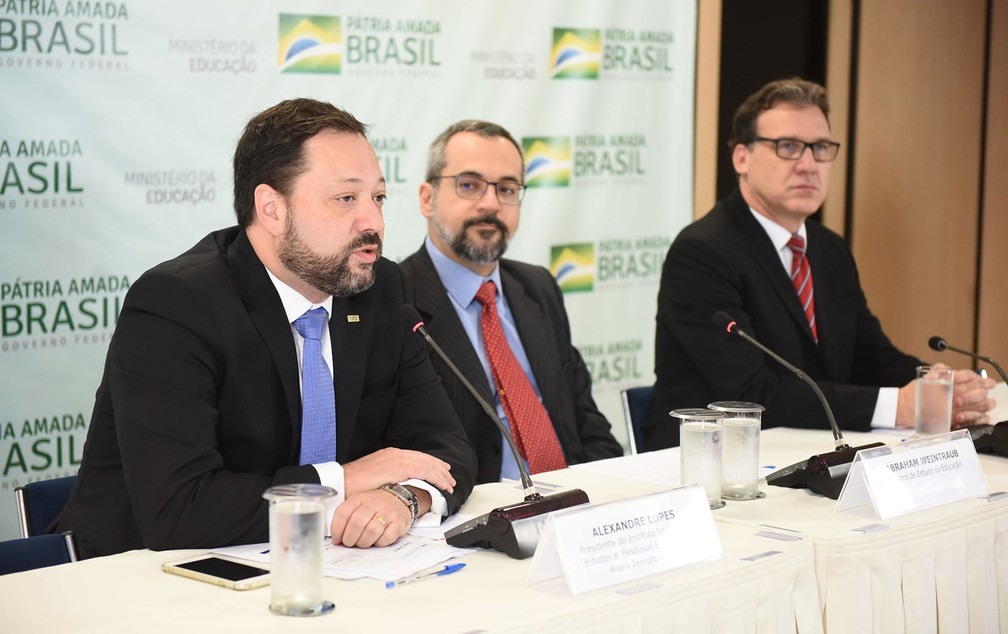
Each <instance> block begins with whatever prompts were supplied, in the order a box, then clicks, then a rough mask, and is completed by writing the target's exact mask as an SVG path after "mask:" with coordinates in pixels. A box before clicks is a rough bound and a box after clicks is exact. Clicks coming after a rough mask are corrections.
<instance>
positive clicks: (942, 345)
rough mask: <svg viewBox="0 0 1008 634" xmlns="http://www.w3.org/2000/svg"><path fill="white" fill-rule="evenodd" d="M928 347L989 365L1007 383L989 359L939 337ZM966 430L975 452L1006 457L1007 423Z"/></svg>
mask: <svg viewBox="0 0 1008 634" xmlns="http://www.w3.org/2000/svg"><path fill="white" fill-rule="evenodd" d="M928 346H930V347H931V349H932V350H935V351H937V352H942V351H944V350H951V351H952V352H958V353H959V354H965V355H966V356H968V357H973V358H974V359H978V360H980V361H983V362H984V363H989V364H990V365H992V366H994V369H995V370H997V371H998V374H1000V375H1001V380H1002V381H1004V382H1005V383H1008V376H1005V371H1004V370H1002V369H1001V366H1000V365H998V364H997V362H996V361H994V359H991V358H990V357H984V356H981V355H979V354H976V353H974V352H970V351H969V350H963V349H962V348H955V347H953V346H950V345H949V344H948V342H947V341H945V340H944V339H943V338H941V337H931V338H930V339H928ZM967 429H969V432H970V436H971V437H972V438H973V446H974V447H975V448H976V450H977V451H981V452H985V453H992V454H995V455H998V456H1005V457H1008V421H1002V422H1000V423H996V424H994V425H973V426H971V427H967Z"/></svg>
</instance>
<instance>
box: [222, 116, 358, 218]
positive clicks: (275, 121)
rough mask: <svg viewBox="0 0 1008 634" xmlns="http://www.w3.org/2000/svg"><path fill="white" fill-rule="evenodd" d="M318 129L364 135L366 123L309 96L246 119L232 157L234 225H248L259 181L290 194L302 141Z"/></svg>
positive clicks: (298, 171)
mask: <svg viewBox="0 0 1008 634" xmlns="http://www.w3.org/2000/svg"><path fill="white" fill-rule="evenodd" d="M323 130H334V131H336V132H346V133H348V134H359V135H361V136H363V137H366V136H367V126H366V125H364V124H363V123H361V122H360V121H358V120H357V119H356V118H354V116H353V115H352V114H350V113H349V112H346V111H345V110H341V109H339V108H337V107H336V106H334V105H332V104H330V103H326V102H324V101H317V100H315V99H303V98H302V99H288V100H286V101H281V102H280V103H278V104H277V105H275V106H273V107H272V108H268V109H266V110H263V111H262V112H260V113H259V114H257V115H255V116H254V117H252V119H250V120H249V122H248V124H247V125H246V126H245V131H244V132H243V133H242V136H241V139H239V140H238V145H237V147H236V148H235V153H234V158H233V165H234V210H235V216H236V217H237V218H238V224H239V225H241V226H242V227H248V226H249V225H251V224H252V220H253V219H254V218H255V188H256V187H258V186H259V185H260V184H263V183H265V184H266V185H269V186H270V187H272V188H273V189H275V190H277V191H278V192H280V194H281V195H283V196H285V197H287V196H290V194H291V191H292V189H293V182H294V179H295V178H296V177H297V176H298V175H299V174H301V173H302V172H303V171H304V170H305V165H304V144H305V141H307V140H308V139H310V138H312V137H313V136H315V135H316V134H318V133H319V132H322V131H323Z"/></svg>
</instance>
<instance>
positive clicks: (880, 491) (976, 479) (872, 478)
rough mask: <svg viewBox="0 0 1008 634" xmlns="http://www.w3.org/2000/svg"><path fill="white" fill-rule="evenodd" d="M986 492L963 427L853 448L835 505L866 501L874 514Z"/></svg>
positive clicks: (842, 507) (894, 513) (926, 506)
mask: <svg viewBox="0 0 1008 634" xmlns="http://www.w3.org/2000/svg"><path fill="white" fill-rule="evenodd" d="M984 495H987V480H986V479H985V478H984V474H983V469H981V467H980V461H979V460H978V459H977V455H976V448H975V447H974V446H973V441H972V440H971V439H970V436H969V432H968V431H966V430H959V431H954V432H950V433H948V434H939V435H936V436H930V437H927V438H920V439H917V440H909V441H907V442H904V443H901V444H899V445H893V446H886V447H877V448H874V449H865V450H863V451H859V452H858V454H857V456H855V458H854V462H853V463H852V464H851V470H850V474H849V475H848V476H847V481H846V482H845V483H844V488H843V491H842V492H841V493H840V498H839V499H838V500H837V506H836V508H837V510H838V511H846V510H849V509H852V508H856V507H859V506H864V505H866V504H871V505H872V507H873V508H874V510H875V514H876V515H877V516H878V518H879V519H883V520H884V519H889V518H890V517H898V516H900V515H906V514H908V513H913V512H915V511H922V510H924V509H929V508H933V507H935V506H941V505H942V504H948V503H950V502H956V501H958V500H963V499H966V498H970V497H979V496H984Z"/></svg>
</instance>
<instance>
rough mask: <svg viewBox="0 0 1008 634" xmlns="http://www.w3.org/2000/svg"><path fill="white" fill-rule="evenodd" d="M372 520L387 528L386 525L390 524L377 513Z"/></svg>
mask: <svg viewBox="0 0 1008 634" xmlns="http://www.w3.org/2000/svg"><path fill="white" fill-rule="evenodd" d="M372 519H376V520H378V523H379V524H381V525H382V526H385V525H386V524H388V522H386V521H385V518H384V517H382V516H381V515H378V514H377V513H375V515H374V517H373V518H372Z"/></svg>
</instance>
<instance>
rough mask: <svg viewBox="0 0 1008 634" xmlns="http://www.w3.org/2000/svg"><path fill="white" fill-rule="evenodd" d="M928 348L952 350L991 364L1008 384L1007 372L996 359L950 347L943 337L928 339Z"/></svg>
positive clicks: (940, 350) (937, 350) (939, 350)
mask: <svg viewBox="0 0 1008 634" xmlns="http://www.w3.org/2000/svg"><path fill="white" fill-rule="evenodd" d="M928 346H930V347H931V349H932V350H934V351H936V352H942V351H943V350H951V351H952V352H958V353H959V354H964V355H966V356H968V357H973V358H974V359H978V360H980V361H983V362H984V363H989V364H990V365H992V366H994V369H995V370H997V371H998V374H1000V375H1001V380H1002V381H1004V382H1005V383H1008V376H1005V371H1004V370H1002V369H1001V366H999V365H998V364H997V362H996V361H995V360H994V359H991V358H990V357H984V356H981V355H979V354H976V353H974V352H970V351H969V350H963V349H962V348H954V347H952V346H950V345H949V344H948V342H947V341H945V340H944V339H942V338H941V337H931V338H930V339H928Z"/></svg>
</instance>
